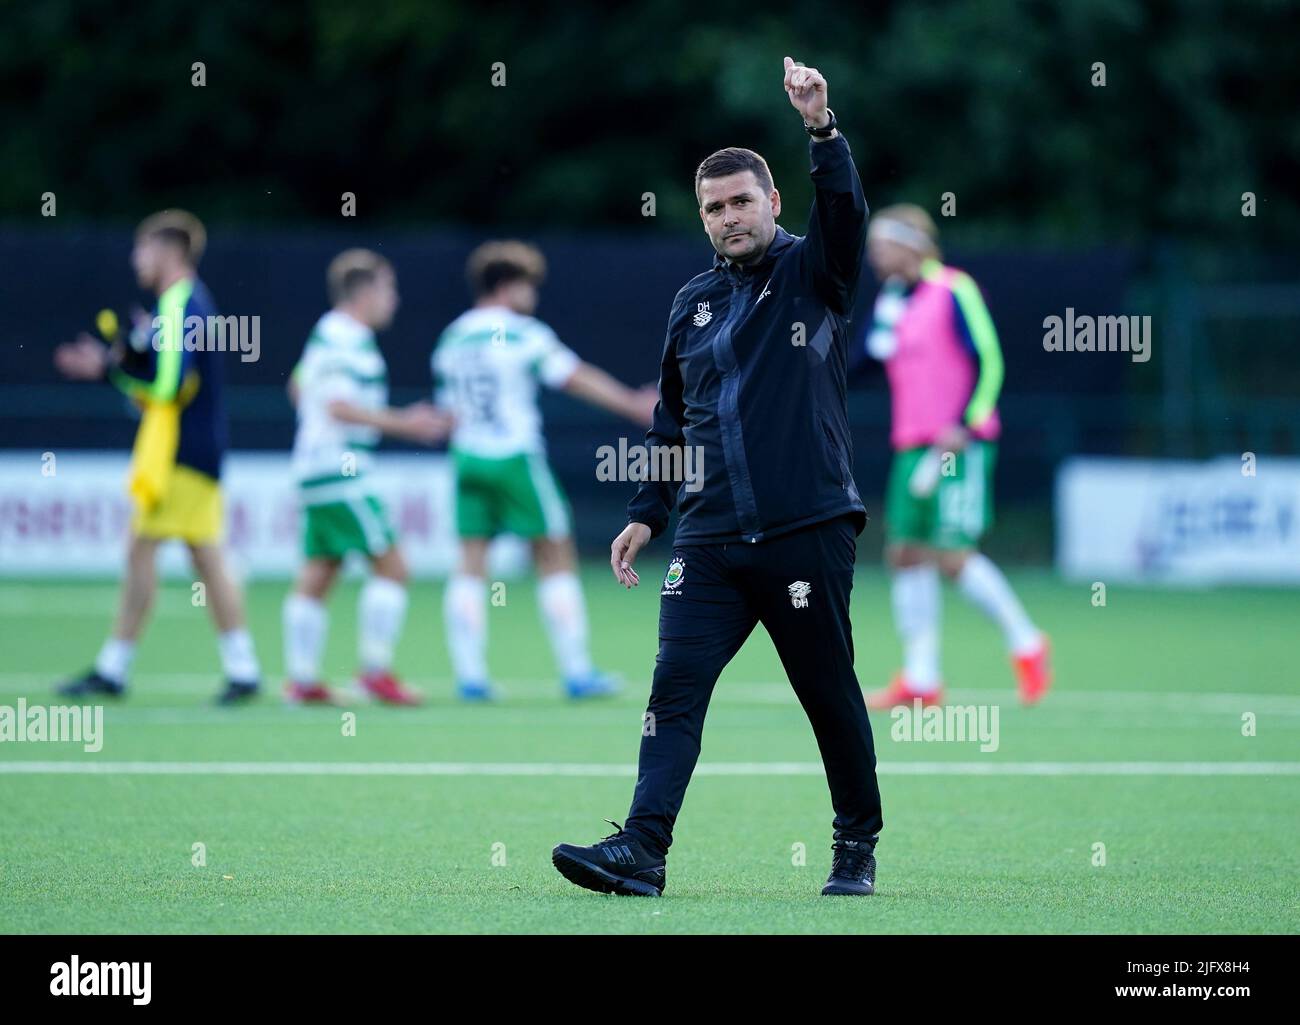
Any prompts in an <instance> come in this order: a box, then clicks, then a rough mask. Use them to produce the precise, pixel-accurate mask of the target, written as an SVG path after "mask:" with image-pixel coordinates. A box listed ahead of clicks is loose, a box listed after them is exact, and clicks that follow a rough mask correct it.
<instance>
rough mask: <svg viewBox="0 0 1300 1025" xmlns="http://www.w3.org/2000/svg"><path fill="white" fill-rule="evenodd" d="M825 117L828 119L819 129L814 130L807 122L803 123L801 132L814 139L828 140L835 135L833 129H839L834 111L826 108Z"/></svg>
mask: <svg viewBox="0 0 1300 1025" xmlns="http://www.w3.org/2000/svg"><path fill="white" fill-rule="evenodd" d="M826 116H827V117H829V118H830V120H829V121H827V122H826V124H825V125H823V126H822V127H821V128H814V127H813V126H812V125H810V124H809V123H808V122H807V121H805V122H804V123H803V130H804V131H805V132H807V133H808V134H809V135H811V136H812V137H813V138H814V139H829V138H830V137H831V136H832V135H834V134H835V129H836V128H838V127H839V122H838V121H836V120H835V111H833V110H831V108H830V107H827V108H826Z"/></svg>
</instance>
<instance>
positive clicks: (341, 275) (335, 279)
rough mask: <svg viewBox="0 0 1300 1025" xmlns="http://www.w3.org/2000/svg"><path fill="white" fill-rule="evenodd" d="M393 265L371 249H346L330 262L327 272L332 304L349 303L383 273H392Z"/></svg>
mask: <svg viewBox="0 0 1300 1025" xmlns="http://www.w3.org/2000/svg"><path fill="white" fill-rule="evenodd" d="M392 269H393V265H392V264H391V263H389V262H388V260H386V259H385V258H384V257H382V256H380V255H379V254H378V253H375V252H372V251H371V250H369V249H345V250H344V251H343V252H341V253H339V255H338V256H336V257H334V259H333V260H331V261H330V265H329V269H328V270H327V271H326V272H325V283H326V285H328V286H329V293H330V302H332V303H334V305H336V306H337V305H338V304H339V303H343V302H347V301H348V300H349V299H351V298H352V297H353V296H355V295H356V294H357V292H359V291H360V290H361V289H363V288H365V287H366V286H367V285H369V284H372V283H373V282H374V280H375V279H376V278H377V277H379V275H380V274H381V273H382V272H383V271H389V272H391V271H392Z"/></svg>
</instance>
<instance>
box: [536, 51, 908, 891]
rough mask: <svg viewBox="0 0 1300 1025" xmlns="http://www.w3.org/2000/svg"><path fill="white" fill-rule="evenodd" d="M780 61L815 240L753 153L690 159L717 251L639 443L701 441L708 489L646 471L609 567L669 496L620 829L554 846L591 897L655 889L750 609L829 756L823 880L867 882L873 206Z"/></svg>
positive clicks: (796, 77) (861, 887)
mask: <svg viewBox="0 0 1300 1025" xmlns="http://www.w3.org/2000/svg"><path fill="white" fill-rule="evenodd" d="M785 63H786V68H785V82H784V85H785V88H786V91H787V93H788V94H789V96H790V101H791V103H792V104H793V105H794V106H795V108H796V109H797V110H799V112H800V113H802V114H803V115H804V122H805V127H806V129H807V131H808V133H809V135H810V136H811V137H812V141H811V143H810V150H811V156H812V182H813V185H814V187H815V190H816V199H815V201H814V203H813V210H812V216H811V218H810V220H809V225H808V234H807V235H806V236H805V237H803V238H798V237H796V236H793V235H789V234H787V233H786V232H785V231H784V230H782V229H781V228H780V227H778V226H777V225H776V223H775V218H776V217H777V216H779V215H780V212H781V206H780V195H779V193H778V192H777V191H776V189H775V188H774V187H773V184H772V179H771V173H770V172H769V171H768V168H767V164H766V163H765V162H764V161H763V159H762V157H760V156H758V154H756V153H753V152H751V151H749V150H743V149H735V148H732V149H725V150H720V151H718V152H717V153H714V154H713V155H712V156H710V157H709V158H708V159H706V160H705V161H704V163H702V164H701V165H700V168H699V170H698V172H697V174H696V193H697V196H698V198H699V200H700V215H701V218H702V219H703V221H704V226H705V230H706V232H707V233H708V235H709V237H710V240H711V241H712V242H713V245H714V248H715V250H716V252H717V257H716V259H715V260H714V264H713V267H712V269H710V270H708V271H705V272H704V273H703V274H699V275H697V276H696V277H695V278H693V279H692V280H691V281H690V282H688V283H687V284H686V286H685V287H684V288H683V289H682V290H681V291H680V292H678V293H677V298H676V299H675V300H674V302H673V306H672V312H671V313H670V315H669V320H668V337H667V342H666V344H665V347H664V355H663V361H662V366H661V371H660V380H659V404H658V405H657V407H656V408H655V415H654V425H653V427H652V428H651V429H650V431H649V433H648V434H647V436H646V444H647V446H649V447H650V448H651V452H652V453H654V452H655V451H656V449H658V450H663V449H666V448H680V447H681V446H690V447H692V448H693V450H694V455H695V457H696V458H697V459H698V460H699V462H698V463H697V464H696V465H702V469H703V481H702V487H696V488H688V487H684V486H681V485H679V484H677V483H664V482H654V483H650V482H647V483H644V484H642V485H641V487H640V489H639V491H638V492H637V494H636V497H635V498H633V500H632V502H631V503H630V504H629V506H628V514H629V520H630V522H629V524H628V526H627V528H626V529H625V530H624V531H623V532H622V533H621V534H620V535H619V536H618V538H616V539H615V541H614V544H613V545H612V547H611V560H610V561H611V566H612V568H613V570H614V574H615V576H616V577H617V578H618V579H619V581H620V582H621V583H623V584H624V585H625V586H629V587H630V586H633V585H635V584H636V583H637V582H638V577H637V574H636V571H635V570H634V569H633V568H632V562H633V560H634V558H635V556H636V553H637V552H638V551H639V550H640V548H641V547H642V546H643V545H644V544H645V543H646V542H647V541H648V540H649V539H650V538H651V537H655V536H658V535H659V534H661V533H662V532H663V531H664V529H665V528H666V527H667V525H668V519H669V513H670V511H671V509H672V507H673V504H674V500H675V499H676V498H677V497H678V493H680V503H679V511H680V515H679V521H678V526H677V534H676V538H675V541H674V548H673V554H672V559H671V561H670V562H669V566H668V572H667V575H666V576H665V578H664V582H663V585H662V588H661V592H660V593H661V598H660V612H659V655H658V658H657V659H656V664H655V674H654V683H653V687H652V690H651V694H650V705H649V708H648V710H647V715H646V724H647V726H646V729H644V730H643V731H642V732H643V736H642V740H641V754H640V764H639V773H638V779H637V784H636V792H635V794H634V796H633V799H632V807H631V810H630V812H629V813H628V818H627V820H626V823H625V825H624V826H622V827H619V830H618V832H616V833H615V834H613V835H612V836H610V837H606V838H605V839H604V840H602V841H600V842H598V843H596V844H593V845H591V846H587V847H581V846H576V845H572V844H560V845H559V846H557V847H556V848H555V850H554V852H553V861H554V863H555V866H556V868H558V869H559V870H560V872H562V873H563V874H564V875H565V877H566V878H568V879H570V880H571V881H573V882H575V883H577V884H578V885H581V886H585V887H587V888H589V889H594V890H598V891H601V892H610V893H627V894H645V895H658V894H660V893H662V891H663V886H664V878H665V877H664V857H665V855H666V853H667V850H668V847H669V845H670V843H671V842H672V828H673V823H674V821H675V820H676V817H677V812H678V810H679V809H680V808H681V804H682V799H683V797H684V796H685V793H686V786H687V784H688V783H689V782H690V778H691V773H692V772H693V771H694V768H695V763H696V760H697V759H698V757H699V751H700V733H701V729H702V727H703V724H704V715H705V711H706V709H707V708H708V703H709V697H710V695H711V694H712V692H713V686H714V684H715V683H716V682H717V679H718V676H719V674H720V673H721V672H722V670H723V668H724V667H725V666H726V664H727V663H728V662H729V661H730V660H731V658H732V656H734V655H735V653H736V652H737V651H738V650H739V649H740V646H741V645H742V644H743V643H744V642H745V639H746V638H747V637H748V636H749V634H750V633H751V632H752V630H753V629H754V627H755V626H756V625H757V624H759V623H762V624H763V627H764V628H765V629H766V630H767V632H768V634H769V635H770V636H771V638H772V641H773V643H774V644H775V646H776V650H777V653H778V654H779V655H780V658H781V663H782V665H783V666H784V667H785V670H786V673H787V675H788V676H789V678H790V683H791V684H792V685H793V687H794V690H795V693H796V694H797V696H798V698H799V701H800V703H801V704H802V705H803V708H804V711H805V713H806V714H807V715H808V718H809V721H810V722H811V723H812V726H813V730H814V732H815V734H816V737H817V743H818V746H819V748H820V750H821V755H822V760H823V762H824V763H825V766H826V778H827V782H828V783H829V785H830V791H831V800H832V804H833V805H834V808H835V844H834V858H833V863H832V871H831V877H830V879H829V880H828V882H827V885H826V887H825V888H824V889H823V891H822V892H823V893H827V894H840V893H844V894H869V893H871V892H872V890H873V888H874V880H875V859H874V857H873V855H872V851H873V850H874V847H875V843H876V837H877V834H878V832H879V830H880V828H881V825H882V819H881V811H880V791H879V789H878V787H877V784H876V772H875V766H876V760H875V750H874V745H873V742H872V736H871V725H870V722H869V721H868V719H867V710H866V705H865V703H864V701H863V697H862V691H861V689H860V687H859V685H858V681H857V677H856V676H855V674H854V671H853V638H852V631H851V626H850V621H849V594H850V591H851V590H852V587H853V565H854V556H855V554H856V548H857V535H858V534H859V533H860V532H861V530H862V527H863V525H864V523H865V520H866V513H865V510H864V508H863V505H862V500H861V499H860V497H859V496H858V491H857V488H856V486H855V485H854V483H853V476H852V470H851V468H852V446H851V443H850V440H849V424H848V413H847V408H846V403H845V375H846V364H847V357H848V346H849V334H848V330H847V326H846V319H847V317H848V315H849V313H850V311H851V309H852V306H853V294H854V289H855V287H856V284H857V281H858V277H859V271H860V267H861V262H862V254H863V247H864V243H865V238H866V221H867V208H866V202H865V200H864V198H863V194H862V186H861V183H860V182H859V180H858V175H857V171H856V169H855V168H854V166H853V160H852V157H851V155H850V152H849V146H848V143H847V142H846V141H845V140H844V138H843V137H842V136H840V135H839V133H838V131H837V130H836V122H835V119H834V115H833V114H832V113H831V112H830V110H829V109H828V108H827V106H826V82H825V79H824V78H823V77H822V76H821V75H820V74H819V73H818V72H817V71H816V70H815V69H813V68H805V67H802V66H800V65H797V64H795V63H794V61H792V60H791V59H790V58H788V57H787V58H786V61H785ZM686 465H689V464H686Z"/></svg>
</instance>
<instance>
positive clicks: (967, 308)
mask: <svg viewBox="0 0 1300 1025" xmlns="http://www.w3.org/2000/svg"><path fill="white" fill-rule="evenodd" d="M952 294H953V299H954V301H955V305H956V316H957V322H958V325H959V328H960V329H961V332H962V334H963V335H964V336H965V338H967V339H968V340H969V342H970V347H971V349H972V350H973V351H974V353H975V358H976V360H978V362H979V378H978V380H977V381H976V382H975V388H974V390H973V391H972V392H971V398H970V403H969V405H967V407H966V412H965V414H964V416H963V420H964V421H965V424H966V426H967V427H971V428H979V427H980V426H982V425H983V424H984V422H985V421H986V420H988V418H989V417H990V416H992V415H993V413H994V411H995V410H996V409H997V406H998V395H999V394H1001V392H1002V375H1003V366H1002V347H1001V346H1000V345H999V344H998V332H997V329H996V328H994V326H993V318H992V317H990V316H989V310H988V307H987V306H985V305H984V297H983V296H982V295H981V294H980V290H979V286H978V285H976V284H975V282H974V281H973V280H972V279H971V277H970V275H968V274H964V273H960V272H959V273H958V274H957V276H956V280H955V281H954V282H953V290H952Z"/></svg>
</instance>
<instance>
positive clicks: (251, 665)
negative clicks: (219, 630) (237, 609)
mask: <svg viewBox="0 0 1300 1025" xmlns="http://www.w3.org/2000/svg"><path fill="white" fill-rule="evenodd" d="M217 651H219V652H220V653H221V669H222V671H223V672H224V673H225V674H226V679H228V680H237V681H238V682H240V683H253V682H256V681H257V680H260V679H261V677H262V670H261V667H259V666H258V664H257V653H256V652H255V651H253V637H252V635H251V634H250V633H249V632H248V630H247V629H245V628H244V627H240V628H239V629H238V630H227V631H226V632H225V633H223V634H219V635H218V636H217Z"/></svg>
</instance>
